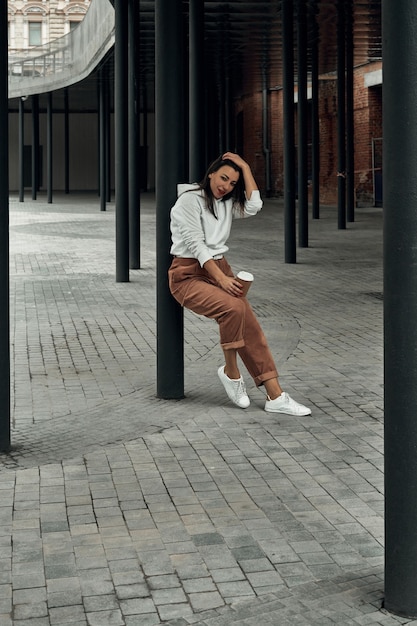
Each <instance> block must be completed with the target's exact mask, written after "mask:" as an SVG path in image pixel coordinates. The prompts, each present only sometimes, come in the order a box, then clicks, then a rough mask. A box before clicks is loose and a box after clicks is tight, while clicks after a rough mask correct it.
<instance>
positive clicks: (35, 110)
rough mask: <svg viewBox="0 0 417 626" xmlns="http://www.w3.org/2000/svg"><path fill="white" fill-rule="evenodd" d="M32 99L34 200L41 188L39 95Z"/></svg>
mask: <svg viewBox="0 0 417 626" xmlns="http://www.w3.org/2000/svg"><path fill="white" fill-rule="evenodd" d="M31 100H32V200H36V198H37V194H38V190H39V96H38V95H34V96H32V98H31Z"/></svg>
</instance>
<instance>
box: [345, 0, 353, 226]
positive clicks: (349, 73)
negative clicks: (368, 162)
mask: <svg viewBox="0 0 417 626" xmlns="http://www.w3.org/2000/svg"><path fill="white" fill-rule="evenodd" d="M346 218H347V221H348V222H354V221H355V124H354V92H353V6H352V1H351V0H350V1H349V2H346Z"/></svg>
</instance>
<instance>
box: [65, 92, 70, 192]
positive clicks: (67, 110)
mask: <svg viewBox="0 0 417 626" xmlns="http://www.w3.org/2000/svg"><path fill="white" fill-rule="evenodd" d="M69 145H70V144H69V94H68V88H65V89H64V176H65V193H69V155H70V151H69Z"/></svg>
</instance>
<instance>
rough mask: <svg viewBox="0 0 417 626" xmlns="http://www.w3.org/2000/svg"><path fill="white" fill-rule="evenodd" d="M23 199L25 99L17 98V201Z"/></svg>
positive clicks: (22, 200)
mask: <svg viewBox="0 0 417 626" xmlns="http://www.w3.org/2000/svg"><path fill="white" fill-rule="evenodd" d="M24 201H25V101H24V99H23V98H19V202H24Z"/></svg>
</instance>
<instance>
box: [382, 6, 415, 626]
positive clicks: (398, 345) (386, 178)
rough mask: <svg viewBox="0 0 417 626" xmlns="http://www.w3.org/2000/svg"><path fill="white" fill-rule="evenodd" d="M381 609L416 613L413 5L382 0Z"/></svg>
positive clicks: (406, 614) (410, 614)
mask: <svg viewBox="0 0 417 626" xmlns="http://www.w3.org/2000/svg"><path fill="white" fill-rule="evenodd" d="M382 32H383V45H384V49H383V55H384V82H383V87H382V90H383V91H382V93H383V137H384V145H383V163H384V169H383V189H384V338H385V343H384V350H385V375H384V378H385V387H384V394H385V608H386V609H387V610H388V611H392V612H393V613H396V614H398V615H401V616H406V617H409V618H411V619H413V618H414V619H415V618H416V617H417V535H416V528H417V453H416V451H417V420H416V407H417V351H416V346H417V325H416V323H415V321H416V319H417V211H416V198H417V178H416V175H415V172H416V170H417V152H416V145H417V108H416V100H417V47H416V45H415V42H416V40H417V3H416V2H415V0H404V2H402V3H401V4H400V5H399V4H398V2H397V0H384V2H383V3H382Z"/></svg>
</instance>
